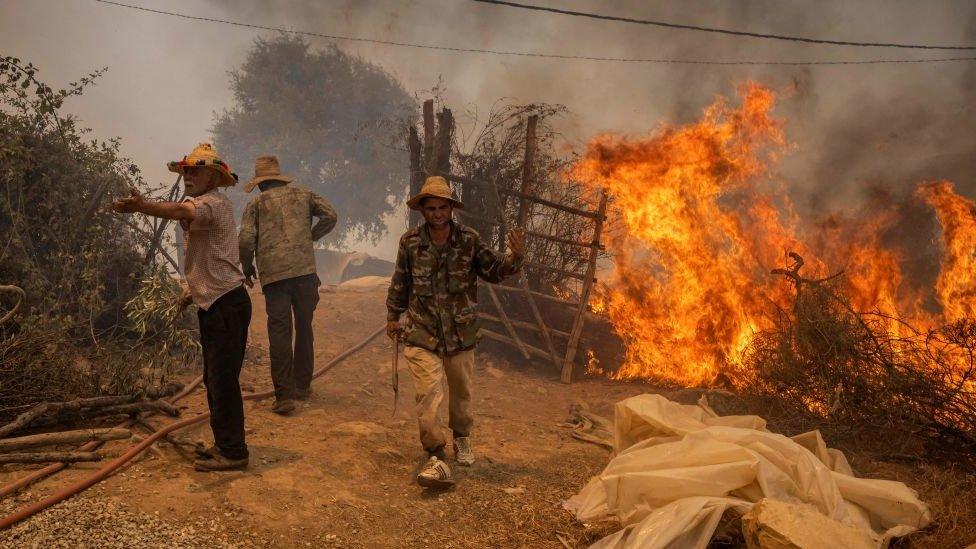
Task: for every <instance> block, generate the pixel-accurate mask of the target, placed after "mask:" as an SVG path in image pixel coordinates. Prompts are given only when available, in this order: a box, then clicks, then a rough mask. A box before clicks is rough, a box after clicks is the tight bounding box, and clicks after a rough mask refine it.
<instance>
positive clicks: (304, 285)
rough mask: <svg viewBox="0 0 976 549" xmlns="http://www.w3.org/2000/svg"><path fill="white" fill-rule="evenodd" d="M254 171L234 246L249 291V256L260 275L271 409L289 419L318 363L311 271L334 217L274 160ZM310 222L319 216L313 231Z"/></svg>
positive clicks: (258, 163)
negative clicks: (257, 190)
mask: <svg viewBox="0 0 976 549" xmlns="http://www.w3.org/2000/svg"><path fill="white" fill-rule="evenodd" d="M254 173H255V177H254V179H252V180H251V181H249V182H248V183H247V185H245V187H244V191H245V192H251V190H252V189H254V187H255V186H259V187H260V189H261V194H259V195H258V196H257V197H255V198H254V199H253V200H251V202H250V203H249V204H248V205H247V207H246V208H245V209H244V219H243V220H242V222H241V233H240V235H239V238H238V244H239V246H240V256H241V265H242V266H243V270H244V275H245V276H246V277H247V278H246V279H245V282H246V283H247V284H248V285H249V286H250V285H252V284H253V279H254V278H255V276H256V275H255V272H254V264H253V259H254V257H255V255H257V263H258V269H257V274H259V275H260V280H261V289H262V290H263V291H264V301H265V304H266V308H267V311H268V343H269V347H270V349H269V350H270V354H271V379H272V382H273V383H274V389H275V403H274V405H273V406H272V408H271V410H272V411H274V412H276V413H279V414H288V413H291V412H292V411H293V410H294V409H295V403H294V400H293V399H296V398H298V399H305V398H307V397H308V394H309V385H310V384H311V382H312V371H313V369H314V366H315V364H314V360H315V352H314V349H313V336H312V314H313V312H314V311H315V306H316V305H318V302H319V285H320V284H321V282H320V281H319V277H318V275H317V274H316V272H315V249H314V244H315V241H316V240H318V239H320V238H322V237H323V236H325V235H326V234H328V233H329V231H331V230H332V229H333V228H334V227H335V225H336V219H337V218H336V212H335V210H333V209H332V206H331V205H330V204H329V203H328V202H327V201H326V200H325V199H324V198H322V197H321V196H318V195H317V194H315V193H313V192H311V191H309V190H307V189H303V188H301V187H296V186H294V185H291V184H289V183H291V181H292V180H291V178H290V177H287V176H284V175H281V173H280V170H279V168H278V159H277V158H276V157H274V156H262V157H259V158H258V159H257V160H256V161H255V168H254ZM313 218H318V222H317V223H316V224H315V225H314V226H313V225H312V219H313ZM293 317H294V324H295V325H294V332H295V340H294V341H295V344H294V348H292V318H293Z"/></svg>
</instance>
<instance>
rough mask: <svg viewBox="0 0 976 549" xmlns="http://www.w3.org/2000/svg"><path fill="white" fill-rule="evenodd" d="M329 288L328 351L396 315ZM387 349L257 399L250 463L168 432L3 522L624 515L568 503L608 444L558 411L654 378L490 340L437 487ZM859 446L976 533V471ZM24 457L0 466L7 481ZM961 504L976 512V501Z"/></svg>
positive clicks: (506, 524) (527, 527)
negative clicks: (289, 406) (525, 356)
mask: <svg viewBox="0 0 976 549" xmlns="http://www.w3.org/2000/svg"><path fill="white" fill-rule="evenodd" d="M321 297H322V300H321V303H320V305H319V308H318V310H317V313H316V318H315V333H316V343H315V345H316V360H317V364H319V365H321V364H324V363H325V362H327V361H328V360H329V359H330V358H331V357H333V356H335V355H337V354H338V353H340V352H341V351H343V350H344V349H346V348H348V347H350V346H351V345H353V344H355V343H357V342H359V341H361V340H362V339H363V338H364V337H365V336H366V335H368V334H370V333H371V332H373V331H375V330H376V329H377V328H379V327H380V326H382V325H383V324H384V319H385V316H384V314H385V307H384V299H385V289H384V288H381V287H375V286H374V287H372V288H358V289H343V288H339V289H335V288H326V289H324V290H323V292H322V293H321ZM252 300H253V303H254V315H253V318H252V330H251V342H252V347H251V349H250V351H249V357H248V361H247V364H246V365H245V369H244V372H243V374H242V386H243V388H244V390H245V392H251V391H260V390H264V389H265V388H267V387H268V386H269V385H270V378H269V370H268V365H267V364H268V363H267V353H266V349H267V331H266V317H265V313H264V299H263V297H262V296H261V295H260V292H257V291H255V292H253V294H252ZM390 362H391V343H390V342H389V340H387V339H386V338H385V337H380V338H377V339H375V340H374V341H373V342H372V343H370V344H369V345H368V346H367V347H365V348H364V349H363V350H362V351H360V352H359V353H357V354H355V355H353V356H352V357H350V358H349V359H347V360H346V361H345V362H343V363H341V364H340V365H338V366H337V367H335V368H334V369H333V370H331V371H330V372H328V373H327V374H325V375H324V376H323V377H321V378H319V379H318V380H316V381H315V382H314V384H313V390H314V393H313V395H312V397H311V398H310V400H308V401H307V402H304V403H302V404H301V405H300V407H299V409H298V411H297V413H296V414H294V415H293V416H291V417H280V416H277V415H275V414H273V413H271V411H270V409H269V408H270V405H271V400H270V399H269V400H264V401H251V402H247V403H246V404H245V413H246V425H247V436H248V444H249V446H250V449H251V465H250V468H249V469H248V470H247V471H245V472H229V473H210V474H207V473H198V472H195V471H194V470H193V467H192V463H191V461H190V459H189V458H188V457H187V456H186V455H185V453H181V452H179V451H178V450H177V449H176V448H175V447H174V446H172V445H170V444H167V443H161V444H159V445H158V446H159V452H158V453H157V454H151V453H147V454H145V457H144V458H143V459H141V460H139V461H138V462H136V463H135V464H133V465H131V466H129V467H127V468H126V469H124V470H123V471H122V472H120V473H117V474H115V475H114V476H112V477H111V478H109V479H108V480H107V481H105V482H103V483H101V484H99V485H97V486H96V487H95V488H93V489H91V490H88V491H87V492H85V493H83V494H82V495H81V496H79V497H76V498H74V499H73V500H69V502H66V503H63V504H61V505H59V506H56V507H55V508H53V509H51V510H49V511H47V512H45V513H42V514H40V515H38V516H37V517H35V518H32V519H30V520H28V521H25V522H24V523H21V525H19V526H17V527H15V528H13V529H11V530H9V531H7V532H3V533H0V546H18V547H44V548H45V549H47V548H50V547H162V546H167V547H556V548H561V547H565V546H569V547H586V546H587V545H589V544H590V543H592V542H593V541H595V540H596V539H599V538H600V537H602V536H603V535H606V534H607V533H609V532H610V531H612V530H614V529H615V528H614V526H613V525H612V524H610V523H603V524H595V525H581V524H578V523H577V522H576V521H575V520H574V519H573V518H572V516H571V515H570V514H569V513H568V512H566V511H564V510H563V509H562V508H561V502H562V501H563V500H564V499H566V498H568V497H570V496H571V495H573V494H574V493H576V492H577V491H578V490H579V489H580V488H581V487H582V486H583V484H585V482H586V481H587V480H588V479H589V478H590V477H591V476H592V475H594V474H596V473H598V472H599V471H600V470H601V469H602V468H603V467H604V465H606V463H607V461H608V459H609V453H608V451H606V450H604V449H602V448H600V447H598V446H595V445H592V444H588V443H584V442H581V441H578V440H576V439H574V438H572V437H571V436H570V431H569V429H567V428H566V427H563V426H561V425H560V423H562V422H563V421H564V420H565V419H566V418H567V416H568V410H569V407H570V405H571V404H572V403H573V402H576V401H583V402H586V403H587V404H588V405H589V406H590V407H591V409H592V410H593V411H594V412H596V413H598V414H601V415H605V416H606V417H612V405H613V403H615V402H617V401H618V400H620V399H623V398H626V397H629V396H632V395H635V394H640V393H643V392H648V391H649V390H650V388H649V387H648V386H646V385H640V384H623V383H616V382H611V381H607V380H602V379H586V380H582V381H579V382H577V383H574V384H573V385H563V384H561V383H559V381H558V377H557V375H556V373H555V372H550V371H544V370H542V369H540V367H539V366H529V365H519V364H511V363H508V362H503V361H500V360H499V359H497V358H493V357H491V356H490V355H488V354H487V353H482V354H481V355H479V359H478V363H477V375H476V381H475V395H474V409H475V411H476V417H477V424H476V427H475V432H474V433H473V442H474V448H475V451H476V453H477V455H478V461H477V463H476V464H475V465H474V466H473V467H470V468H462V467H459V466H454V471H455V474H456V476H457V477H458V484H457V486H456V487H455V488H454V489H452V490H449V491H446V492H437V491H430V490H424V489H422V488H420V487H419V486H417V484H416V483H415V481H414V477H415V475H416V472H417V470H418V468H419V466H420V464H421V463H422V461H423V459H424V453H423V451H422V449H421V447H420V444H419V441H418V436H417V426H416V421H415V419H414V416H413V411H412V402H413V397H414V392H413V387H412V383H411V380H410V376H409V374H408V373H407V372H406V370H404V369H403V368H404V367H405V363H404V361H403V359H402V358H401V377H400V382H401V394H400V400H399V409H398V412H397V414H396V415H395V416H393V415H392V411H393V393H392V390H391V386H390V374H391V371H390ZM196 374H197V372H188V373H187V374H186V377H187V379H189V378H191V377H193V376H194V375H196ZM445 404H446V403H445ZM181 405H182V406H184V407H185V409H184V411H183V414H184V417H188V416H189V415H192V414H196V413H198V412H201V411H204V410H205V409H206V404H205V400H204V394H203V392H202V391H197V392H196V393H194V394H193V395H191V396H190V397H189V398H187V399H185V400H184V401H182V402H181ZM180 436H181V437H182V438H184V439H187V440H190V441H193V440H205V441H207V442H209V437H210V434H209V427H208V426H207V425H206V424H201V425H199V426H196V427H193V428H190V429H189V430H186V431H183V432H181V433H180ZM127 446H128V443H127V442H115V443H111V444H110V445H108V446H106V448H105V451H104V453H105V455H107V456H114V455H117V454H118V453H119V452H120V451H122V449H123V448H125V447H127ZM852 461H853V462H854V463H855V467H857V468H858V470H859V472H861V473H862V474H864V475H865V476H879V477H883V478H890V479H897V480H902V481H904V482H907V483H908V484H909V485H910V486H913V487H915V488H916V489H919V490H920V491H921V492H922V496H923V498H925V499H926V500H927V501H930V502H931V503H932V504H933V509H934V511H935V512H936V520H939V521H940V522H939V523H938V524H937V525H936V526H935V528H934V530H935V533H934V534H931V535H924V536H917V537H915V538H914V539H913V540H910V541H909V542H908V543H905V542H902V544H901V545H902V546H911V547H964V546H966V545H967V544H968V543H972V542H974V541H976V539H968V540H967V539H962V538H965V537H970V536H971V535H972V534H973V529H972V524H968V523H959V524H956V523H955V522H953V521H956V520H958V519H959V517H960V515H959V514H958V513H955V512H951V510H952V509H953V508H954V507H959V506H960V505H962V506H963V507H966V508H969V507H972V493H973V492H972V489H973V488H974V485H973V483H971V481H969V480H963V481H953V482H955V484H951V485H950V484H947V482H948V481H947V480H946V479H948V478H950V477H947V476H946V475H945V474H943V473H942V472H941V471H939V470H937V469H933V468H931V467H929V468H922V467H912V466H901V465H890V464H879V463H874V462H870V461H867V460H863V459H859V458H857V457H856V456H855V457H854V459H853V460H852ZM95 468H97V465H95V464H87V465H77V466H73V467H71V468H70V469H68V470H67V471H65V472H63V473H61V474H59V475H57V476H55V477H53V478H51V479H49V480H47V481H43V482H41V483H39V484H38V485H36V486H33V487H31V488H29V489H28V491H26V492H25V493H22V494H20V495H18V496H17V497H16V498H11V499H8V500H7V501H4V502H0V513H2V514H7V513H8V512H10V511H12V510H14V509H17V508H20V507H22V506H24V505H25V504H26V503H28V502H30V501H34V500H37V499H39V498H41V497H43V496H44V495H46V494H49V493H51V492H52V491H53V490H55V489H57V488H59V487H62V486H65V485H67V484H68V483H70V482H72V481H75V480H78V479H80V478H82V477H83V476H85V475H87V474H89V473H90V472H91V470H93V469H95ZM23 474H24V470H23V469H16V468H11V469H5V470H0V482H7V481H9V480H12V479H15V478H19V477H20V476H22V475H23ZM952 478H956V477H952ZM958 478H963V479H970V478H971V477H969V476H968V475H964V476H961V477H958ZM959 482H962V484H959ZM919 485H920V486H919ZM967 494H968V495H967ZM967 500H968V501H969V504H967V503H966V501H967ZM943 511H946V512H945V513H944V512H943ZM950 512H951V513H950ZM940 515H942V518H941V519H940ZM961 516H962V518H963V521H964V522H967V521H968V519H967V518H966V517H967V516H971V515H968V514H963V515H961Z"/></svg>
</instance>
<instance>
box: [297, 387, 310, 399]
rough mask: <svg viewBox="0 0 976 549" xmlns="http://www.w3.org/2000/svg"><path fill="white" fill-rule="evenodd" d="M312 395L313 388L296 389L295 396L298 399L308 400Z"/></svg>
mask: <svg viewBox="0 0 976 549" xmlns="http://www.w3.org/2000/svg"><path fill="white" fill-rule="evenodd" d="M311 396H312V388H311V387H309V388H308V389H295V398H296V399H298V400H308V399H309V397H311Z"/></svg>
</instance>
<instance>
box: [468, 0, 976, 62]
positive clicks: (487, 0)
mask: <svg viewBox="0 0 976 549" xmlns="http://www.w3.org/2000/svg"><path fill="white" fill-rule="evenodd" d="M472 1H474V2H480V3H482V4H496V5H499V6H508V7H510V8H520V9H525V10H534V11H544V12H549V13H558V14H560V15H572V16H575V17H588V18H590V19H602V20H605V21H619V22H623V23H636V24H638V25H651V26H655V27H664V28H669V29H682V30H693V31H700V32H713V33H717V34H729V35H732V36H746V37H749V38H765V39H769V40H787V41H790V42H805V43H808V44H830V45H834V46H859V47H869V48H905V49H916V50H966V51H972V50H976V46H937V45H932V44H907V43H900V42H855V41H851V40H828V39H824V38H806V37H802V36H787V35H783V34H765V33H760V32H749V31H740V30H733V29H722V28H718V27H702V26H698V25H685V24H681V23H670V22H667V21H654V20H651V19H634V18H632V17H620V16H616V15H604V14H599V13H588V12H583V11H573V10H566V9H562V8H553V7H548V6H533V5H531V4H521V3H519V2H509V1H507V0H472Z"/></svg>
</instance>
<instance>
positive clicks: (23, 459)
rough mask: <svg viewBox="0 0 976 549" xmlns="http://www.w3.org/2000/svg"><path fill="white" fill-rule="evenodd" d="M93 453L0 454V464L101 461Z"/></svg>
mask: <svg viewBox="0 0 976 549" xmlns="http://www.w3.org/2000/svg"><path fill="white" fill-rule="evenodd" d="M101 460H102V456H100V455H98V454H96V453H95V452H34V453H24V454H0V463H77V462H80V461H101Z"/></svg>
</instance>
